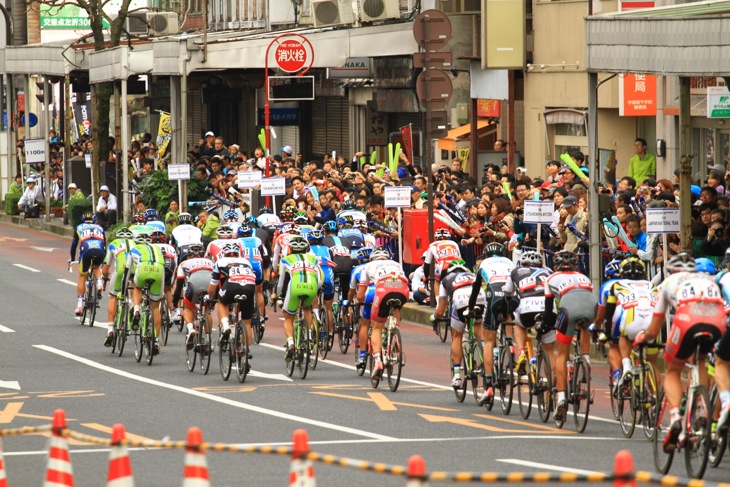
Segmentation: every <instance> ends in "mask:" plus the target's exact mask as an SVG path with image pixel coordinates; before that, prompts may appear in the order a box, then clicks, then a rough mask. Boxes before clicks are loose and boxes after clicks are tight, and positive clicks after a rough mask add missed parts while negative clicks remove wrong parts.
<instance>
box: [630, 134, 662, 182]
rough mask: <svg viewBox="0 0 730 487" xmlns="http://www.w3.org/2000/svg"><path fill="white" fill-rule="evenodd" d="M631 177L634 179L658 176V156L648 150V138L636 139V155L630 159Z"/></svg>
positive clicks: (641, 179) (640, 179)
mask: <svg viewBox="0 0 730 487" xmlns="http://www.w3.org/2000/svg"><path fill="white" fill-rule="evenodd" d="M629 177H631V178H634V181H643V180H645V179H647V178H656V157H654V154H652V153H650V152H648V151H647V150H646V140H644V139H642V138H638V137H637V138H636V139H635V140H634V156H633V157H632V158H631V160H630V161H629Z"/></svg>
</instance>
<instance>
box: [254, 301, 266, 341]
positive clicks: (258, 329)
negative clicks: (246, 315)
mask: <svg viewBox="0 0 730 487" xmlns="http://www.w3.org/2000/svg"><path fill="white" fill-rule="evenodd" d="M251 331H252V333H253V340H254V342H256V344H259V343H261V340H262V339H263V338H264V331H266V323H265V322H264V319H263V317H262V316H261V311H260V310H259V305H258V303H256V304H255V306H254V308H253V316H252V317H251Z"/></svg>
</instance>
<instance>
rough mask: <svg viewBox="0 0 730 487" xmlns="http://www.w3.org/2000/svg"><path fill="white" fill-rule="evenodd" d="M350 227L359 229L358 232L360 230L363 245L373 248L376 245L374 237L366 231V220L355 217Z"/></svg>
mask: <svg viewBox="0 0 730 487" xmlns="http://www.w3.org/2000/svg"><path fill="white" fill-rule="evenodd" d="M352 227H353V228H355V229H357V230H360V232H362V236H363V242H364V245H365V247H371V248H375V247H376V246H377V242H376V241H375V237H374V236H372V235H371V234H370V233H368V222H367V221H365V220H360V219H357V220H355V221H354V222H353V224H352Z"/></svg>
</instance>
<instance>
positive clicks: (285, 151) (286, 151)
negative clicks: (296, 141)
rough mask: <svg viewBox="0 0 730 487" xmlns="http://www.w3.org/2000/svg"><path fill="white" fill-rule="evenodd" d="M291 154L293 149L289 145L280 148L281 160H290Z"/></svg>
mask: <svg viewBox="0 0 730 487" xmlns="http://www.w3.org/2000/svg"><path fill="white" fill-rule="evenodd" d="M292 154H294V149H292V148H291V146H290V145H285V146H284V147H282V148H281V158H282V159H285V160H286V159H289V158H291V156H292Z"/></svg>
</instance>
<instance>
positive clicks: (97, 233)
mask: <svg viewBox="0 0 730 487" xmlns="http://www.w3.org/2000/svg"><path fill="white" fill-rule="evenodd" d="M77 246H78V247H79V256H83V255H84V254H85V253H86V252H88V251H89V250H92V249H95V250H100V251H101V252H103V253H104V254H106V241H105V239H104V229H103V228H101V227H100V226H99V225H94V224H93V223H82V224H81V225H78V226H77V227H76V233H75V234H74V239H73V241H72V242H71V260H75V259H76V247H77Z"/></svg>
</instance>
